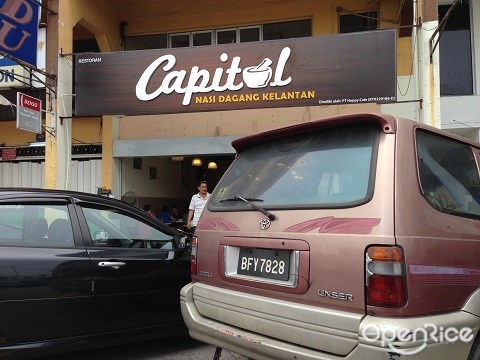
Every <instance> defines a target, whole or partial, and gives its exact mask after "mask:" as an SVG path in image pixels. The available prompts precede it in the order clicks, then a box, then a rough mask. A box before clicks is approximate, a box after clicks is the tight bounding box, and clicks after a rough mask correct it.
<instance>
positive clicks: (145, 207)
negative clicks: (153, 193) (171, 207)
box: [143, 204, 155, 218]
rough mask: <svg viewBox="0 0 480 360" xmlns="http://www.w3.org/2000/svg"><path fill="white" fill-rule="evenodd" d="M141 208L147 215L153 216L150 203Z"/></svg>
mask: <svg viewBox="0 0 480 360" xmlns="http://www.w3.org/2000/svg"><path fill="white" fill-rule="evenodd" d="M143 210H144V211H146V212H147V213H148V215H150V216H151V217H153V218H154V217H155V213H154V212H153V211H152V206H151V205H148V204H147V205H145V206H144V207H143Z"/></svg>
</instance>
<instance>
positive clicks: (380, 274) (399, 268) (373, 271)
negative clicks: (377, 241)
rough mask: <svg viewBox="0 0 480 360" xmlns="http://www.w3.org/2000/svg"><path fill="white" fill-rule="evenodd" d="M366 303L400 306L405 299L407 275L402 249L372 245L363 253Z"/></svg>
mask: <svg viewBox="0 0 480 360" xmlns="http://www.w3.org/2000/svg"><path fill="white" fill-rule="evenodd" d="M365 285H366V294H367V301H366V303H367V305H371V306H382V307H402V306H404V305H405V303H406V301H407V276H406V271H405V258H404V256H403V249H402V248H401V247H399V246H372V247H370V248H368V249H367V252H366V254H365Z"/></svg>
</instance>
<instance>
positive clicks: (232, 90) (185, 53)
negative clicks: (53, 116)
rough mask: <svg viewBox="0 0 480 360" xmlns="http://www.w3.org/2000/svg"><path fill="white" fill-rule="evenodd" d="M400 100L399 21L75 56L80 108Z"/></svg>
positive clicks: (152, 110)
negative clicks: (324, 32)
mask: <svg viewBox="0 0 480 360" xmlns="http://www.w3.org/2000/svg"><path fill="white" fill-rule="evenodd" d="M394 101H396V34H395V30H393V29H388V30H378V31H370V32H362V33H351V34H341V35H328V36H313V37H305V38H296V39H286V40H273V41H263V42H253V43H252V42H251V43H240V44H227V45H217V46H204V47H194V48H175V49H155V50H142V51H124V52H112V53H97V54H83V55H77V57H76V72H75V113H76V115H78V116H95V115H120V114H122V115H141V114H162V113H180V112H197V111H218V110H237V109H247V108H270V107H292V106H315V105H339V104H356V103H366V102H375V103H389V102H394Z"/></svg>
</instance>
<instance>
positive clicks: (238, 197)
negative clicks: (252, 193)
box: [220, 195, 275, 221]
mask: <svg viewBox="0 0 480 360" xmlns="http://www.w3.org/2000/svg"><path fill="white" fill-rule="evenodd" d="M239 200H240V201H243V202H246V203H247V204H248V205H250V206H251V207H253V208H254V209H255V210H257V211H260V212H261V213H262V214H263V215H265V216H266V217H268V218H269V219H270V220H271V221H273V220H275V215H273V214H272V213H271V212H269V211H267V210H265V209H263V208H261V207H260V206H258V205H255V204H254V203H253V202H252V201H263V200H262V199H257V198H251V197H246V198H244V197H241V196H238V195H237V196H234V197H231V198H227V199H222V200H220V202H225V201H239Z"/></svg>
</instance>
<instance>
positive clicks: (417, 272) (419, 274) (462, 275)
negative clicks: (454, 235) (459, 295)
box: [408, 265, 480, 285]
mask: <svg viewBox="0 0 480 360" xmlns="http://www.w3.org/2000/svg"><path fill="white" fill-rule="evenodd" d="M408 268H409V269H410V275H411V278H412V282H418V283H423V284H432V285H433V284H449V285H478V284H480V271H479V270H477V269H468V268H461V267H454V266H435V265H410V266H409V267H408Z"/></svg>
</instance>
